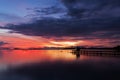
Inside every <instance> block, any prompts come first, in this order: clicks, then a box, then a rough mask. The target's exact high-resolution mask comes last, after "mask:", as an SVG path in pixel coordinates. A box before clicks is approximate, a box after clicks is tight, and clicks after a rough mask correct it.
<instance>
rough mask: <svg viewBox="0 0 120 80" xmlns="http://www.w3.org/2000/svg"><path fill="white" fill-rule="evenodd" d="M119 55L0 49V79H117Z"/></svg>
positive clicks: (119, 69) (119, 67) (119, 71)
mask: <svg viewBox="0 0 120 80" xmlns="http://www.w3.org/2000/svg"><path fill="white" fill-rule="evenodd" d="M119 74H120V58H119V57H109V56H86V55H80V56H79V57H77V56H76V55H74V54H72V50H0V80H119V79H120V77H119Z"/></svg>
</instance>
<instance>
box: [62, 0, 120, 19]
mask: <svg viewBox="0 0 120 80" xmlns="http://www.w3.org/2000/svg"><path fill="white" fill-rule="evenodd" d="M61 1H62V3H63V4H64V5H65V6H66V8H67V9H68V15H71V16H73V17H75V18H96V17H97V18H98V17H99V18H103V17H118V16H120V1H119V0H109V1H108V0H61Z"/></svg>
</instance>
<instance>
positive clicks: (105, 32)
mask: <svg viewBox="0 0 120 80" xmlns="http://www.w3.org/2000/svg"><path fill="white" fill-rule="evenodd" d="M119 21H120V20H119V18H118V19H116V18H115V19H113V18H112V19H109V20H108V19H99V20H98V19H97V20H96V19H93V20H91V19H90V20H63V19H62V20H58V19H46V20H45V19H44V20H37V21H36V22H34V23H30V24H21V25H8V26H6V28H8V29H12V30H14V31H15V32H18V33H23V34H26V35H35V36H50V37H51V36H54V37H63V36H73V37H75V36H76V37H78V36H84V37H86V36H94V37H101V38H102V37H104V38H105V37H107V38H108V37H120V36H119V35H118V34H120V32H119V30H120V27H119V25H120V24H119Z"/></svg>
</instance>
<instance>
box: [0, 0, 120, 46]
mask: <svg viewBox="0 0 120 80" xmlns="http://www.w3.org/2000/svg"><path fill="white" fill-rule="evenodd" d="M116 45H120V1H119V0H109V1H108V0H0V47H20V48H29V47H67V46H98V47H105V46H106V47H112V46H116Z"/></svg>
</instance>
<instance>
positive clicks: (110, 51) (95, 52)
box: [72, 46, 120, 58]
mask: <svg viewBox="0 0 120 80" xmlns="http://www.w3.org/2000/svg"><path fill="white" fill-rule="evenodd" d="M72 53H73V54H74V55H76V57H77V58H79V57H80V55H91V56H116V57H120V46H117V47H114V48H80V47H75V48H74V49H73V51H72Z"/></svg>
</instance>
